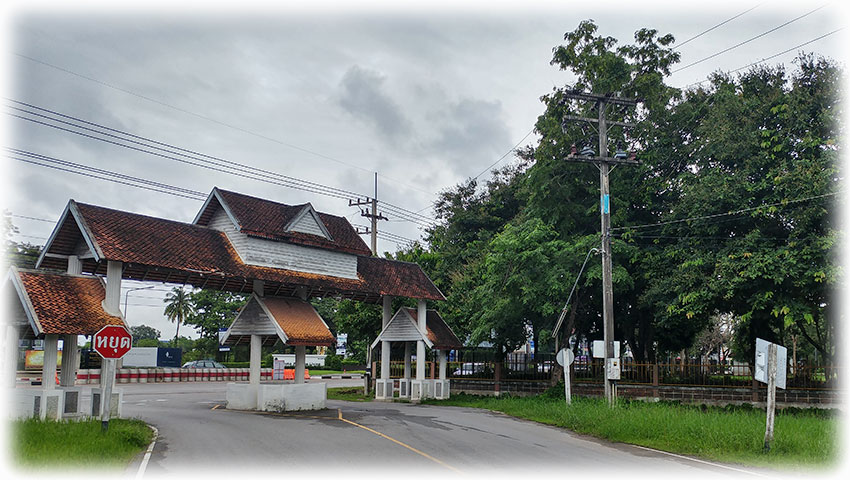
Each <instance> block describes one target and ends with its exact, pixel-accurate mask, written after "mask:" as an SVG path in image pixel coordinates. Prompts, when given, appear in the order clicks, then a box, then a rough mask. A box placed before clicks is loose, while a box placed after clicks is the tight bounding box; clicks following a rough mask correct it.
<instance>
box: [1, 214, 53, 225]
mask: <svg viewBox="0 0 850 480" xmlns="http://www.w3.org/2000/svg"><path fill="white" fill-rule="evenodd" d="M11 216H13V217H15V218H23V219H26V220H35V221H37V222H47V223H56V221H55V220H48V219H46V218H36V217H28V216H26V215H16V214H14V213H12V214H11Z"/></svg>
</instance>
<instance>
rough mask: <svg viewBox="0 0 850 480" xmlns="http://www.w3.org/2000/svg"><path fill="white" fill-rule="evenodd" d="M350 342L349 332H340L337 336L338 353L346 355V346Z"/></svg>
mask: <svg viewBox="0 0 850 480" xmlns="http://www.w3.org/2000/svg"><path fill="white" fill-rule="evenodd" d="M347 344H348V334H347V333H340V334H338V335H337V336H336V354H337V355H341V356H343V357H344V356H345V348H346V346H347Z"/></svg>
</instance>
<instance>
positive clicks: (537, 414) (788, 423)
mask: <svg viewBox="0 0 850 480" xmlns="http://www.w3.org/2000/svg"><path fill="white" fill-rule="evenodd" d="M426 403H430V404H434V405H455V406H463V407H475V408H485V409H488V410H495V411H499V412H503V413H506V414H508V415H511V416H514V417H519V418H525V419H528V420H533V421H536V422H540V423H544V424H547V425H554V426H558V427H563V428H567V429H570V430H573V431H575V432H578V433H583V434H587V435H592V436H594V437H598V438H603V439H606V440H610V441H613V442H624V443H631V444H635V445H643V446H646V447H651V448H656V449H659V450H664V451H667V452H673V453H679V454H685V455H693V456H697V457H702V458H706V459H711V460H716V461H721V462H727V463H740V464H745V465H752V466H773V467H776V466H782V467H794V466H806V467H809V468H811V467H829V466H834V465H836V464H837V460H838V455H839V448H838V429H839V422H838V417H837V416H836V415H834V414H832V412H827V411H824V410H799V409H788V410H777V413H776V422H775V428H774V440H773V443H772V445H771V450H770V452H768V453H765V452H764V431H765V413H764V411H762V410H759V409H756V408H754V407H752V406H747V405H745V406H729V407H724V408H721V407H706V406H692V405H683V404H679V403H672V402H658V403H648V402H641V401H630V400H622V399H621V400H620V401H619V403H618V404H617V405H616V406H615V407H614V409H613V410H612V409H611V408H609V407H608V405H607V403H606V402H605V401H604V400H603V399H597V398H582V397H573V402H572V405H570V406H567V405H566V403H565V402H564V398H563V390H562V391H561V397H560V398H557V395H552V394H543V395H539V396H536V397H510V396H506V397H479V396H475V395H464V394H460V395H454V394H453V395H452V398H451V399H449V400H428V401H426Z"/></svg>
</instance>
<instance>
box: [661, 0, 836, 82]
mask: <svg viewBox="0 0 850 480" xmlns="http://www.w3.org/2000/svg"><path fill="white" fill-rule="evenodd" d="M824 7H826V4H824V5H821V6H820V7H818V8H816V9H814V10H811V11H809V12H807V13H804V14H802V15H800V16H799V17H797V18H794V19H792V20H789V21H787V22H785V23H783V24H782V25H779V26H777V27H773V28H771V29H770V30H768V31H766V32H763V33H760V34H758V35H756V36H755V37H752V38H750V39H748V40H744V41H743V42H741V43H738V44H735V45H732V46H731V47H729V48H726V49H724V50H721V51H719V52H717V53H714V54H711V55H709V56H707V57H705V58H702V59H700V60H697V61H695V62H692V63H689V64H687V65H685V66H684V67H679V68H677V69H676V70H673V71H672V72H670V73H671V74H672V73H676V72H681V71H682V70H684V69H686V68H690V67H693V66H694V65H698V64H700V63H702V62H705V61H706V60H711V59H712V58H714V57H716V56H718V55H722V54H724V53H726V52H729V51H731V50H734V49H736V48H738V47H740V46H742V45H746V44H748V43H750V42H752V41H753V40H757V39H759V38H761V37H763V36H765V35H767V34H769V33H773V32H775V31H777V30H779V29H780V28H783V27H786V26H788V25H790V24H792V23H794V22H796V21H797V20H800V19H801V18H803V17H807V16H809V15H811V14H813V13H815V12H817V11H818V10H820V9H822V8H824Z"/></svg>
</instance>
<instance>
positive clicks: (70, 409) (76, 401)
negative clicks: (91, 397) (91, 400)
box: [57, 387, 83, 418]
mask: <svg viewBox="0 0 850 480" xmlns="http://www.w3.org/2000/svg"><path fill="white" fill-rule="evenodd" d="M57 390H59V391H60V392H62V397H63V400H62V418H77V417H81V416H82V415H83V408H82V405H81V400H82V397H83V389H82V388H80V387H59V388H58V389H57Z"/></svg>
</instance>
